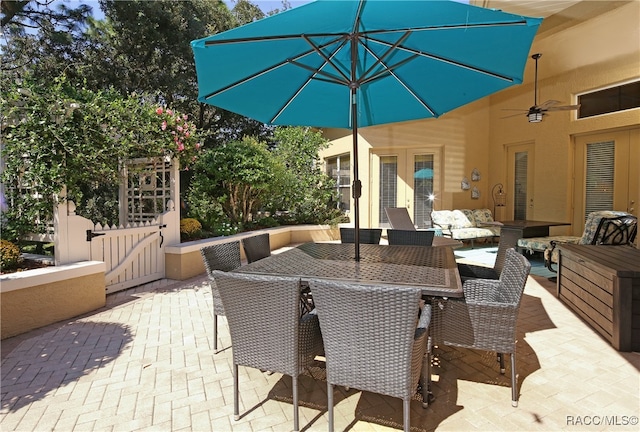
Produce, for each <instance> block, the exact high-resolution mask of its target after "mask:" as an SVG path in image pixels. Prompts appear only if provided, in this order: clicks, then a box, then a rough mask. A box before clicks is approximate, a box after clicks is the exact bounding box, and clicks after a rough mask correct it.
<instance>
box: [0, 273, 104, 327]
mask: <svg viewBox="0 0 640 432" xmlns="http://www.w3.org/2000/svg"><path fill="white" fill-rule="evenodd" d="M104 272H105V265H104V263H103V262H96V261H85V262H80V263H75V264H70V265H63V266H56V267H54V268H51V269H37V270H29V271H25V272H22V273H14V274H8V275H3V276H2V278H0V283H1V287H0V313H1V317H2V320H1V338H2V339H5V338H8V337H11V336H15V335H18V334H22V333H25V332H27V331H29V330H33V329H37V328H40V327H43V326H46V325H49V324H53V323H55V322H58V321H61V320H65V319H69V318H73V317H75V316H78V315H82V314H84V313H87V312H90V311H92V310H95V309H98V308H100V307H103V306H104V305H105V302H106V291H105V279H104Z"/></svg>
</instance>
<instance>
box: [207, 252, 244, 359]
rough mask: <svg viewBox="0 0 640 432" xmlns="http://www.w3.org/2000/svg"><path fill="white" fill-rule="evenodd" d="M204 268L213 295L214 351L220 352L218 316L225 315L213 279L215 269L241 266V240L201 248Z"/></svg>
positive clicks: (229, 268)
mask: <svg viewBox="0 0 640 432" xmlns="http://www.w3.org/2000/svg"><path fill="white" fill-rule="evenodd" d="M200 254H202V260H203V261H204V268H205V269H207V275H208V276H209V284H210V286H211V296H212V297H213V352H214V353H217V352H218V316H224V307H223V306H222V300H220V294H219V293H218V289H217V287H216V282H215V281H214V280H213V271H214V270H222V271H230V270H234V269H237V268H238V267H240V265H241V262H240V242H239V241H233V242H229V243H220V244H215V245H211V246H205V247H203V248H202V249H200Z"/></svg>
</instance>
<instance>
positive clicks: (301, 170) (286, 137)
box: [271, 127, 343, 223]
mask: <svg viewBox="0 0 640 432" xmlns="http://www.w3.org/2000/svg"><path fill="white" fill-rule="evenodd" d="M327 146H328V141H327V139H325V138H324V137H323V136H322V133H321V132H320V131H319V130H317V129H312V128H308V127H279V128H277V129H276V130H275V132H274V150H273V153H274V157H276V158H277V159H278V160H279V161H280V162H281V163H282V164H283V165H285V166H286V170H285V172H284V174H283V175H282V176H281V178H280V182H279V183H280V184H279V187H278V190H279V192H277V193H276V194H274V195H273V197H272V201H271V206H272V207H274V208H276V209H279V210H288V211H289V212H291V214H292V216H293V218H294V219H295V221H296V222H298V223H327V222H331V221H335V220H338V219H342V218H343V215H342V213H341V212H340V210H338V206H337V200H338V196H337V188H336V187H335V180H333V179H332V178H331V177H330V176H328V175H327V174H326V173H325V172H324V171H323V170H322V161H321V160H320V158H319V157H318V152H319V151H320V150H322V149H323V148H326V147H327Z"/></svg>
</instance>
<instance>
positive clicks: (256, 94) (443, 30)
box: [191, 0, 542, 259]
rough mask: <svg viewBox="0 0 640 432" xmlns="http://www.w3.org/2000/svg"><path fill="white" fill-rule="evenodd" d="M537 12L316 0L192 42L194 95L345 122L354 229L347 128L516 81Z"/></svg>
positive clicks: (429, 110)
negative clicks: (523, 13) (529, 14)
mask: <svg viewBox="0 0 640 432" xmlns="http://www.w3.org/2000/svg"><path fill="white" fill-rule="evenodd" d="M541 21H542V20H541V19H540V18H529V17H524V16H518V15H511V14H508V13H503V12H500V11H495V10H490V9H485V8H480V7H475V6H470V5H467V4H463V3H458V2H453V1H440V0H438V1H436V0H422V1H416V0H413V1H402V0H396V1H389V0H378V1H376V0H357V1H355V0H354V1H345V0H317V1H315V2H313V3H308V4H305V5H303V6H299V7H297V8H294V9H290V10H287V11H285V12H281V13H279V14H276V15H273V16H270V17H268V18H264V19H262V20H259V21H256V22H253V23H251V24H247V25H245V26H242V27H238V28H235V29H232V30H229V31H226V32H224V33H220V34H216V35H213V36H210V37H206V38H203V39H198V40H194V41H192V42H191V46H192V49H193V52H194V56H195V64H196V73H197V77H198V100H199V101H201V102H204V103H208V104H211V105H214V106H217V107H220V108H224V109H226V110H228V111H232V112H235V113H238V114H241V115H244V116H246V117H251V118H253V119H255V120H259V121H262V122H264V123H267V124H274V125H300V126H302V125H305V126H316V127H334V128H348V129H351V130H352V131H353V135H354V150H353V151H354V154H353V166H354V185H353V189H352V192H353V196H354V198H355V200H354V222H355V225H356V228H358V227H359V220H358V219H359V210H358V198H359V196H360V191H361V184H360V181H359V179H358V171H357V170H358V160H357V157H358V155H357V128H358V127H365V126H371V125H379V124H385V123H394V122H400V121H406V120H415V119H423V118H432V117H439V116H441V115H443V114H445V113H447V112H449V111H451V110H453V109H455V108H457V107H460V106H462V105H465V104H467V103H469V102H472V101H475V100H477V99H480V98H482V97H484V96H487V95H490V94H492V93H495V92H497V91H500V90H503V89H505V88H507V87H510V86H513V85H516V84H520V83H522V76H523V73H524V67H525V64H526V61H527V58H528V54H529V50H530V47H531V43H532V41H533V38H534V36H535V34H536V31H537V29H538V27H539V25H540V23H541ZM357 232H358V231H357V229H356V233H357ZM358 245H359V242H358V239H357V238H356V259H358V258H359V252H358V250H359V248H358Z"/></svg>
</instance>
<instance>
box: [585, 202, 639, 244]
mask: <svg viewBox="0 0 640 432" xmlns="http://www.w3.org/2000/svg"><path fill="white" fill-rule="evenodd" d="M620 216H629V213H627V212H623V211H613V210H600V211H594V212H591V213H589V214H588V215H587V219H586V221H585V223H584V231H583V233H582V237H581V238H580V241H579V242H578V243H579V244H586V245H590V244H596V243H597V240H598V235H599V231H600V229H601V225H602V224H601V222H602V220H603V219H615V218H618V217H620Z"/></svg>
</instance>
